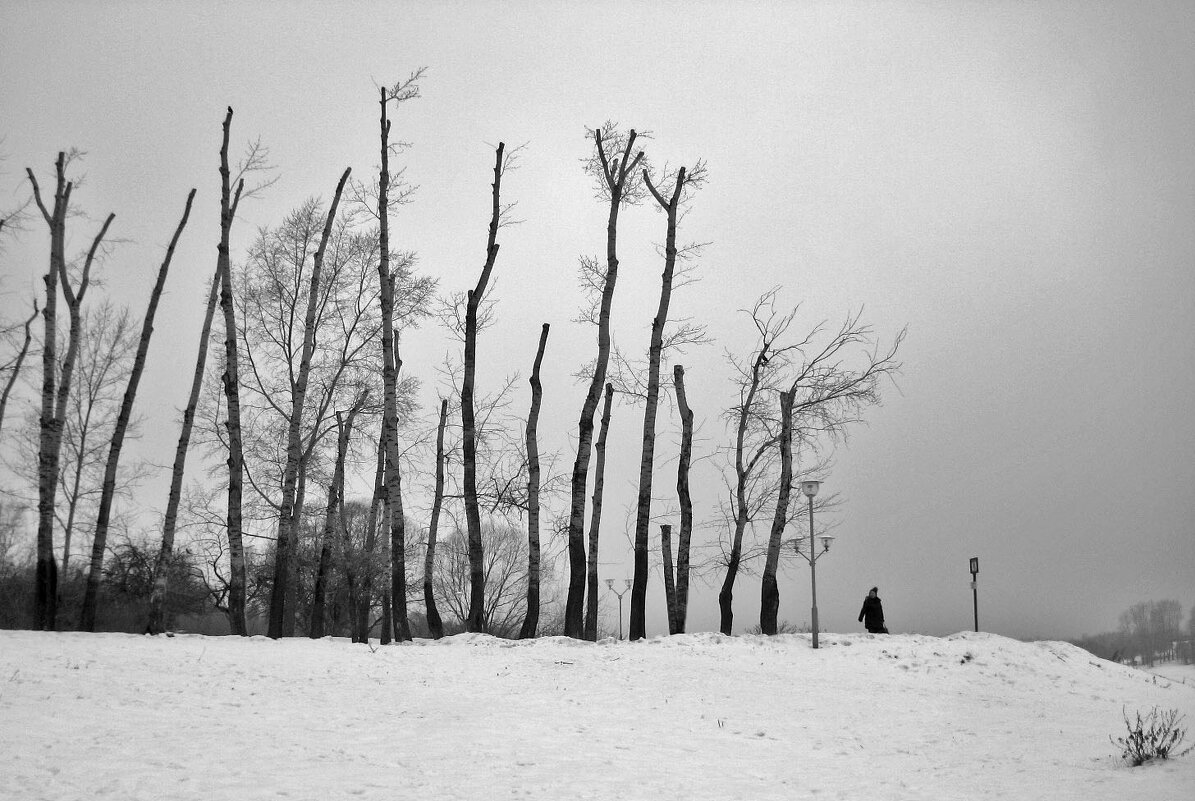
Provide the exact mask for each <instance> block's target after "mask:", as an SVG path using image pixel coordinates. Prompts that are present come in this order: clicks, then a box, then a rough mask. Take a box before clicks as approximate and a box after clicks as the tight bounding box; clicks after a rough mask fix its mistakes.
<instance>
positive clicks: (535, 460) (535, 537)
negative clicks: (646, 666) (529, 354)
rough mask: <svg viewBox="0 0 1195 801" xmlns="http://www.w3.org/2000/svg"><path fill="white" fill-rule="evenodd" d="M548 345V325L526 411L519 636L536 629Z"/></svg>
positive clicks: (528, 635)
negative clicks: (523, 600) (523, 604)
mask: <svg viewBox="0 0 1195 801" xmlns="http://www.w3.org/2000/svg"><path fill="white" fill-rule="evenodd" d="M547 345H548V324H547V323H544V325H543V328H542V329H540V332H539V348H537V349H536V351H535V363H534V364H533V365H532V367H531V379H530V383H531V410H530V412H528V414H527V610H526V614H525V616H524V617H523V627H522V628H521V629H519V639H522V640H528V639H532V638H534V637H535V635H536V632H537V631H538V629H539V574H540V566H539V439H538V432H539V407H540V402H541V401H542V400H543V384H541V383H540V380H539V368H540V365H542V364H543V361H544V349H545V348H546V347H547Z"/></svg>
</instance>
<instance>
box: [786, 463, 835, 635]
mask: <svg viewBox="0 0 1195 801" xmlns="http://www.w3.org/2000/svg"><path fill="white" fill-rule="evenodd" d="M821 485H822V482H820V481H802V482H801V492H802V493H803V494H804V495H805V497H806V498H807V499H808V500H809V539H808V541H806V539H805V538H804V537H797V538H796V539H794V540H793V550H795V551H796V552H797V555H799V556H800V557H801V558H803V559H804V560H805V561H806V562H808V563H809V579H810V581H811V582H812V587H813V593H812V595H813V610H812V612H813V647H814V648H817V647H818V643H817V628H818V627H817V560H818V559H820V558H821V557H822V556H823V555H825V553H826V552H827V551H829V550H830V543H831V542H832V541H833V540H834V538H833V537H832V536H830V535H829V534H823V535H822V536H820V537H817V538H816V539H819V540H821V541H822V550H821V553H818V552H817V543H816V542H815V538H814V536H813V498H814V496H815V495H817V491H818V490H819V489H821ZM806 542H807V543H808V544H807V545H806V546H805V551H807V553H806V552H803V551H802V550H801V546H802V545H803V544H805V543H806Z"/></svg>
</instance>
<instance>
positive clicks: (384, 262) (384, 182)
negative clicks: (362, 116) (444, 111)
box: [378, 87, 411, 642]
mask: <svg viewBox="0 0 1195 801" xmlns="http://www.w3.org/2000/svg"><path fill="white" fill-rule="evenodd" d="M393 99H394V98H393V97H392V93H390V92H388V91H387V90H386V87H382V89H381V107H382V115H381V122H380V125H381V140H382V148H381V152H382V167H381V170H380V172H379V174H378V240H379V258H378V280H379V282H380V284H381V287H380V290H381V291H380V293H379V295H380V303H381V307H382V385H383V387H384V398H383V412H382V433H383V438H384V440H385V443H386V503H385V509H386V524H387V526H386V527H387V529H388V530H389V532H390V549H391V557H390V604H391V605H392V609H391V614H392V616H393V617H392V621H391V622H392V624H393V626H394V633H395V636H396V637H397V639H398V640H399V642H402V641H404V640H409V639H411V626H410V622H409V621H408V620H407V576H406V556H405V552H406V521H405V520H404V519H403V508H402V485H401V482H402V479H401V474H400V473H399V456H400V454H399V450H398V369H399V367H400V366H401V364H402V360H401V359H399V357H398V349H397V347H396V343H395V338H394V277H393V276H392V275H391V274H390V199H389V191H390V120H389V119H388V118H387V116H386V106H387V104H388V103H389V102H390V101H391V100H393ZM384 628H385V630H386V634H385V635H384V636H385V637H386V639H387V640H388V639H389V627H384Z"/></svg>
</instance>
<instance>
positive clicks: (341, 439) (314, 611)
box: [274, 170, 365, 640]
mask: <svg viewBox="0 0 1195 801" xmlns="http://www.w3.org/2000/svg"><path fill="white" fill-rule="evenodd" d="M345 177H348V171H347V170H346V171H345ZM343 185H344V182H343V181H342V182H341V186H343ZM364 402H365V395H361V396H360V398H359V399H358V401H357V403H355V404H353V407H352V408H351V409H349V412H348V416H347V417H344V416H343V415H342V414H341V412H339V411H338V412H336V466H335V468H334V469H333V472H332V481H331V483H329V484H328V506H327V509H326V511H325V514H324V533H323V538H322V542H321V545H320V556H319V566H318V568H317V570H316V577H315V589H314V596H315V597H314V599H313V601H312V606H311V626H310V629H309V631H308V633H309V636H310V637H311V638H312V639H313V640H317V639H319V638H320V637H323V636H324V606H325V594H326V588H327V578H328V574H329V569H330V565H329V563H330V561H331V552H332V538H333V535H334V534H335V532H336V529H337V528H340V529H341V542H346V541H347V540H348V531H347V529H346V527H345V519H344V462H345V457H346V456H347V454H348V450H349V440H350V439H352V436H353V418H355V417H356V416H357V412H359V411H360V410H361V406H362V405H363V404H364ZM345 556H346V559H345V560H344V561H345V567H346V571H345V572H346V578H347V580H348V584H349V590H350V593H351V592H352V589H353V585H354V584H355V578H356V577H355V575H354V573H353V570H352V566H351V564H350V563H349V561H348V559H347V549H346V554H345ZM274 572H275V575H276V574H277V572H278V567H277V563H275V566H274ZM275 597H277V596H275Z"/></svg>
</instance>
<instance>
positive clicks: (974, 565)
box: [971, 556, 979, 576]
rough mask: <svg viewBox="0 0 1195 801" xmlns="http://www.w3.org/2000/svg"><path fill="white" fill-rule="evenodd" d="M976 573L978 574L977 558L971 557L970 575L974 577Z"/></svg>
mask: <svg viewBox="0 0 1195 801" xmlns="http://www.w3.org/2000/svg"><path fill="white" fill-rule="evenodd" d="M978 573H979V557H978V556H972V557H971V575H972V576H974V575H977V574H978Z"/></svg>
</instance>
